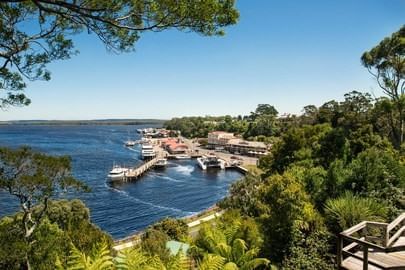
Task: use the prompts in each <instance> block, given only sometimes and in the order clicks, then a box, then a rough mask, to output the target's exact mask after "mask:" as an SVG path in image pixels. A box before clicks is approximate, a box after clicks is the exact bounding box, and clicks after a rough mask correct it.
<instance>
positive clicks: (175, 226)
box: [152, 218, 188, 241]
mask: <svg viewBox="0 0 405 270" xmlns="http://www.w3.org/2000/svg"><path fill="white" fill-rule="evenodd" d="M152 229H153V230H157V231H161V232H163V233H165V234H166V235H167V236H168V237H169V238H170V239H171V240H177V241H181V240H182V239H185V238H186V237H187V235H188V226H187V223H186V222H185V221H184V220H181V219H174V218H165V219H162V220H161V221H159V222H157V223H155V224H153V226H152Z"/></svg>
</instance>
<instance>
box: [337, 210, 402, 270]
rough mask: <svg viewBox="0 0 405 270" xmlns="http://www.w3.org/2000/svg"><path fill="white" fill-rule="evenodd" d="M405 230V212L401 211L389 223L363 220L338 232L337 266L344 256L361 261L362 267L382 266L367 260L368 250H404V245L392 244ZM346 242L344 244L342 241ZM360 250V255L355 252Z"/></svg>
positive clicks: (386, 251) (340, 264) (340, 263)
mask: <svg viewBox="0 0 405 270" xmlns="http://www.w3.org/2000/svg"><path fill="white" fill-rule="evenodd" d="M404 232H405V212H404V213H402V214H401V215H400V216H399V217H398V218H396V219H395V220H394V221H392V222H391V223H382V222H373V221H363V222H361V223H359V224H357V225H355V226H353V227H351V228H349V229H347V230H345V231H343V232H341V233H340V234H339V239H338V254H337V263H338V266H339V268H340V267H341V266H342V262H343V260H344V258H346V257H353V258H356V259H359V260H361V261H362V262H363V269H364V270H366V269H368V266H369V264H370V265H373V266H376V267H380V268H382V269H384V267H383V266H382V265H380V264H378V262H375V261H369V260H368V257H369V256H368V255H369V251H370V250H372V251H373V252H374V251H376V252H384V253H390V252H396V251H405V246H395V247H393V246H392V245H393V244H394V243H395V242H396V241H397V239H398V238H399V237H401V236H402V235H404ZM345 242H346V243H348V244H347V245H344V243H345ZM352 250H356V251H362V252H363V254H362V256H360V255H358V254H355V253H356V251H354V252H352Z"/></svg>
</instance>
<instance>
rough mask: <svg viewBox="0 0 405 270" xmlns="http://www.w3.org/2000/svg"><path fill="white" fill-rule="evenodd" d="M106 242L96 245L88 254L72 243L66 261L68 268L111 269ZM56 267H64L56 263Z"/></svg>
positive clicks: (78, 269)
mask: <svg viewBox="0 0 405 270" xmlns="http://www.w3.org/2000/svg"><path fill="white" fill-rule="evenodd" d="M112 259H113V258H112V257H111V255H110V251H109V249H108V245H107V244H106V243H101V244H99V245H97V246H96V247H95V248H94V249H93V252H92V253H91V254H90V255H86V254H85V253H83V252H81V251H80V250H78V249H77V248H76V247H75V246H74V245H72V246H71V249H70V255H69V258H68V262H67V268H66V269H68V270H111V269H113V265H114V264H113V261H112ZM56 266H57V268H58V269H60V270H62V269H64V268H63V267H62V265H61V264H59V263H57V264H56Z"/></svg>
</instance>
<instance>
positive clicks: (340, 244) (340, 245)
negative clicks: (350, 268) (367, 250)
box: [337, 234, 343, 268]
mask: <svg viewBox="0 0 405 270" xmlns="http://www.w3.org/2000/svg"><path fill="white" fill-rule="evenodd" d="M342 250H343V237H342V235H340V234H339V235H338V246H337V264H338V268H340V267H341V266H342Z"/></svg>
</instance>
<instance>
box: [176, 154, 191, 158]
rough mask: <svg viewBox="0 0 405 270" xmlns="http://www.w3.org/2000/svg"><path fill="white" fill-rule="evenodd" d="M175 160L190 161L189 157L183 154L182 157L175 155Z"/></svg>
mask: <svg viewBox="0 0 405 270" xmlns="http://www.w3.org/2000/svg"><path fill="white" fill-rule="evenodd" d="M174 158H175V159H190V158H191V157H190V156H189V155H185V154H181V155H174Z"/></svg>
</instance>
